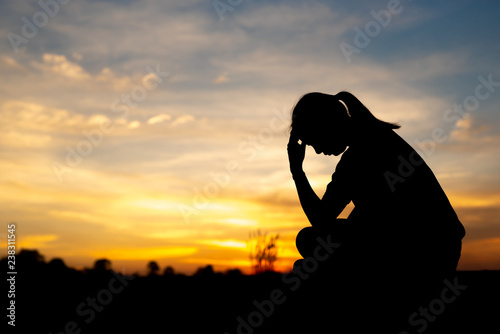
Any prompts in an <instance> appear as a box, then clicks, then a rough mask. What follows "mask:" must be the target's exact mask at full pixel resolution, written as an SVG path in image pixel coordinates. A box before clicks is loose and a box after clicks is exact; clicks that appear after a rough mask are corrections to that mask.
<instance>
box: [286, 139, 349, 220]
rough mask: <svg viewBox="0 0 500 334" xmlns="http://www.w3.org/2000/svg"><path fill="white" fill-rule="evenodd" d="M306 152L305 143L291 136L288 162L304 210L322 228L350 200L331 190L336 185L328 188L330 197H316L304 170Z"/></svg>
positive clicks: (333, 218) (336, 215)
mask: <svg viewBox="0 0 500 334" xmlns="http://www.w3.org/2000/svg"><path fill="white" fill-rule="evenodd" d="M305 152H306V145H305V144H304V143H301V144H299V143H298V139H297V138H295V137H294V136H290V141H289V142H288V160H289V162H290V171H291V173H292V177H293V180H294V181H295V187H296V188H297V193H298V195H299V200H300V204H301V206H302V209H303V210H304V213H305V214H306V216H307V219H308V220H309V222H310V223H311V225H313V226H321V225H324V224H327V223H328V222H334V221H335V219H336V218H337V217H338V216H339V215H340V213H341V212H342V210H344V208H345V207H346V205H347V204H348V203H349V202H350V200H348V199H346V198H344V197H345V196H343V195H342V196H339V194H335V191H334V189H330V187H332V186H335V184H330V185H329V187H328V188H327V192H326V193H325V195H327V193H328V194H329V196H324V197H323V199H320V198H319V197H318V195H316V193H315V192H314V190H313V188H312V187H311V184H310V183H309V180H308V179H307V176H306V174H305V173H304V170H303V168H302V163H303V162H304V157H305Z"/></svg>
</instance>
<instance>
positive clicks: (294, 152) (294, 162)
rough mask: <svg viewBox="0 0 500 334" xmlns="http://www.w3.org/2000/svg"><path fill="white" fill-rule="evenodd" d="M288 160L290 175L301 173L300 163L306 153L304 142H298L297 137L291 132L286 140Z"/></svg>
mask: <svg viewBox="0 0 500 334" xmlns="http://www.w3.org/2000/svg"><path fill="white" fill-rule="evenodd" d="M287 150H288V161H289V162H290V172H292V175H295V174H297V173H303V172H304V171H303V169H302V163H303V162H304V157H305V155H306V144H304V143H303V142H302V143H300V144H299V138H298V137H297V136H295V135H294V134H293V131H292V133H291V134H290V140H289V141H288V146H287Z"/></svg>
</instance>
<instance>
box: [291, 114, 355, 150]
mask: <svg viewBox="0 0 500 334" xmlns="http://www.w3.org/2000/svg"><path fill="white" fill-rule="evenodd" d="M305 130H306V131H304V132H303V133H302V135H301V136H300V137H299V139H300V140H302V142H303V143H304V144H306V145H309V146H312V148H314V151H316V154H324V155H335V156H338V155H340V154H342V153H343V152H344V151H345V150H346V149H347V146H348V143H347V136H346V127H345V126H344V127H342V126H340V124H332V123H331V122H317V123H316V124H315V126H311V127H310V128H309V129H305Z"/></svg>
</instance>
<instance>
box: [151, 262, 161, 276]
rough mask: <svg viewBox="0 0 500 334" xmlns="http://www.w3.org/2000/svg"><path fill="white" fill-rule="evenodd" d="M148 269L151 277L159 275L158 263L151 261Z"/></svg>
mask: <svg viewBox="0 0 500 334" xmlns="http://www.w3.org/2000/svg"><path fill="white" fill-rule="evenodd" d="M148 269H149V275H158V272H159V271H160V266H159V265H158V262H156V261H150V262H149V263H148Z"/></svg>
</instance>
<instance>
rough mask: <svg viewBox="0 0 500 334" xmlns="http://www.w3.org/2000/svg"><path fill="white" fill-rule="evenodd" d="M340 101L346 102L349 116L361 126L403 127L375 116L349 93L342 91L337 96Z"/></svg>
mask: <svg viewBox="0 0 500 334" xmlns="http://www.w3.org/2000/svg"><path fill="white" fill-rule="evenodd" d="M335 96H336V97H337V98H338V99H339V101H342V102H344V104H345V105H346V107H347V111H348V114H349V115H350V116H351V118H352V120H353V121H355V122H357V123H359V124H360V125H377V126H381V127H383V128H386V129H391V130H393V129H399V128H400V127H401V126H400V125H399V124H396V123H389V122H384V121H381V120H379V119H378V118H376V117H375V116H373V114H372V113H371V112H370V110H368V108H366V107H365V105H364V104H363V103H361V101H360V100H358V99H357V98H356V96H354V95H352V94H351V93H349V92H346V91H342V92H339V93H338V94H337V95H335Z"/></svg>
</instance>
